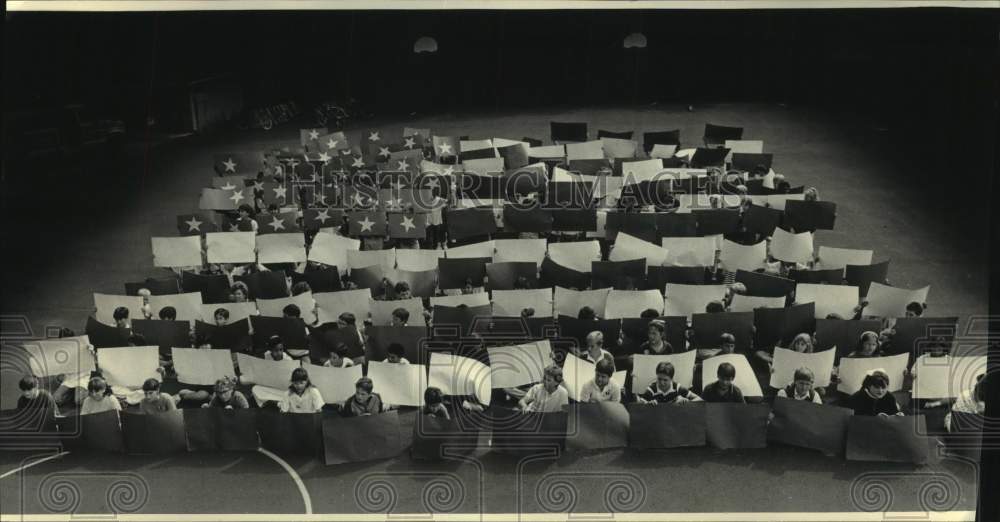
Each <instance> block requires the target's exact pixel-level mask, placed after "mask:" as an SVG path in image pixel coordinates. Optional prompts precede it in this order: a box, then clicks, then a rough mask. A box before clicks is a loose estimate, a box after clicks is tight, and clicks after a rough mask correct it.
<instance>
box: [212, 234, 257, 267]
mask: <svg viewBox="0 0 1000 522" xmlns="http://www.w3.org/2000/svg"><path fill="white" fill-rule="evenodd" d="M256 238H257V235H256V234H254V233H253V232H209V233H207V234H205V244H206V245H207V247H208V262H209V263H253V262H255V261H257V252H256V245H257V242H256Z"/></svg>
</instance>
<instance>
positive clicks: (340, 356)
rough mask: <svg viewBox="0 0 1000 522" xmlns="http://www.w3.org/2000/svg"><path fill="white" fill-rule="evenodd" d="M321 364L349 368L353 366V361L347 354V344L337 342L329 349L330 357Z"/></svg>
mask: <svg viewBox="0 0 1000 522" xmlns="http://www.w3.org/2000/svg"><path fill="white" fill-rule="evenodd" d="M323 366H326V367H329V368H350V367H351V366H354V361H352V360H351V359H350V357H348V356H347V345H346V344H344V343H339V342H338V343H337V346H336V347H334V349H333V350H330V357H329V358H327V360H325V361H323Z"/></svg>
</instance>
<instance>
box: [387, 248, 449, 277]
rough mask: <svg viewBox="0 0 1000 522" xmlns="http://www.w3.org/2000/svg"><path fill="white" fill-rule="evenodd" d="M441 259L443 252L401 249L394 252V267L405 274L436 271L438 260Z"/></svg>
mask: <svg viewBox="0 0 1000 522" xmlns="http://www.w3.org/2000/svg"><path fill="white" fill-rule="evenodd" d="M443 257H445V252H444V250H430V249H410V248H403V249H399V250H397V251H396V267H397V268H398V269H400V270H406V271H407V272H426V271H428V270H437V268H438V259H441V258H443Z"/></svg>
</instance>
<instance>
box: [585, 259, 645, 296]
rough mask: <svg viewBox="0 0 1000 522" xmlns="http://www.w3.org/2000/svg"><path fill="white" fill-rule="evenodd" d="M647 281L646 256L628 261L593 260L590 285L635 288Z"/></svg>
mask: <svg viewBox="0 0 1000 522" xmlns="http://www.w3.org/2000/svg"><path fill="white" fill-rule="evenodd" d="M645 282H646V258H640V259H630V260H628V261H591V262H590V287H591V288H609V287H610V288H614V289H615V290H634V289H636V288H642V287H643V286H645Z"/></svg>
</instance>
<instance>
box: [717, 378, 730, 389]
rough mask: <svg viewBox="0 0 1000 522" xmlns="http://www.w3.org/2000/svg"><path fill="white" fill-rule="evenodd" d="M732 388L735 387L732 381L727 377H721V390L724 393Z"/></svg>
mask: <svg viewBox="0 0 1000 522" xmlns="http://www.w3.org/2000/svg"><path fill="white" fill-rule="evenodd" d="M732 387H733V380H732V379H729V378H727V377H719V388H721V389H722V391H724V392H727V391H729V389H730V388H732Z"/></svg>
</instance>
